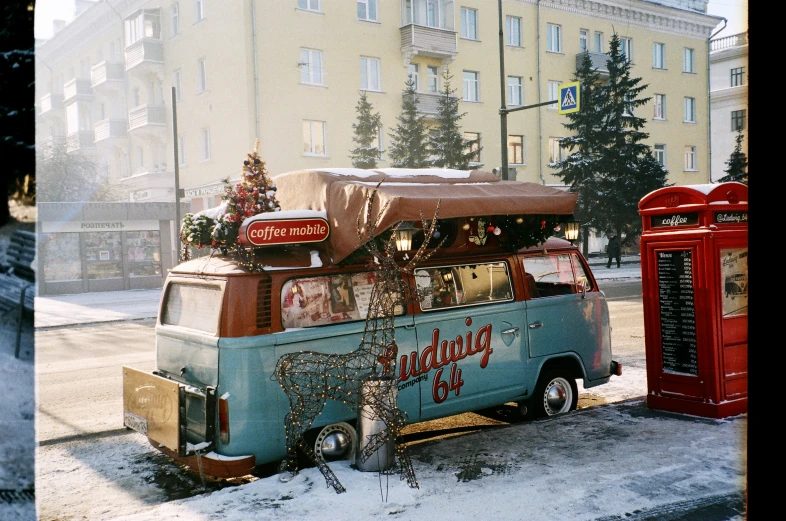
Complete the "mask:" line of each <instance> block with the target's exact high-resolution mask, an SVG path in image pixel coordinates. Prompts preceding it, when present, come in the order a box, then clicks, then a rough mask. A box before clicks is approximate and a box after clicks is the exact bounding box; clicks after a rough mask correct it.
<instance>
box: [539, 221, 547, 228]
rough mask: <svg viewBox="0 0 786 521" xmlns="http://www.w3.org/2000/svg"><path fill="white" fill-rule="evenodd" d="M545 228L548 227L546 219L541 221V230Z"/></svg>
mask: <svg viewBox="0 0 786 521" xmlns="http://www.w3.org/2000/svg"><path fill="white" fill-rule="evenodd" d="M545 227H546V220H545V219H544V220H542V221H540V229H541V230H542V229H543V228H545Z"/></svg>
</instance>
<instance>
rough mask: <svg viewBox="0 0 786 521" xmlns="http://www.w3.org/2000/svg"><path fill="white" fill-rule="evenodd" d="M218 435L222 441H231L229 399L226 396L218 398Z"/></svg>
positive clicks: (224, 442) (225, 442)
mask: <svg viewBox="0 0 786 521" xmlns="http://www.w3.org/2000/svg"><path fill="white" fill-rule="evenodd" d="M218 436H219V439H220V440H221V443H223V444H224V445H226V444H227V443H229V401H228V400H227V399H226V398H219V399H218Z"/></svg>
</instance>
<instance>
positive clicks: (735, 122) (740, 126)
mask: <svg viewBox="0 0 786 521" xmlns="http://www.w3.org/2000/svg"><path fill="white" fill-rule="evenodd" d="M738 130H745V110H744V109H743V110H732V111H731V131H732V132H737V131H738Z"/></svg>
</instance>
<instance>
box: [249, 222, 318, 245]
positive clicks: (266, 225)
mask: <svg viewBox="0 0 786 521" xmlns="http://www.w3.org/2000/svg"><path fill="white" fill-rule="evenodd" d="M328 235H330V225H329V224H328V222H327V221H326V220H325V219H320V218H306V219H259V220H255V221H250V222H249V221H247V222H244V223H243V224H242V225H241V226H240V230H239V233H238V240H239V241H240V243H241V244H243V245H245V246H277V245H282V244H303V243H307V242H322V241H324V240H325V239H327V238H328Z"/></svg>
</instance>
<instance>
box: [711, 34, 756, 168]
mask: <svg viewBox="0 0 786 521" xmlns="http://www.w3.org/2000/svg"><path fill="white" fill-rule="evenodd" d="M710 103H711V107H712V111H711V114H710V118H711V119H710V123H711V128H712V137H711V140H712V141H711V143H712V150H711V152H712V160H711V165H710V166H711V179H712V181H713V182H715V181H717V180H718V179H720V178H721V177H723V176H725V175H726V172H725V170H726V168H727V167H728V165H726V162H727V161H728V160H729V158H730V157H731V154H732V152H734V148H735V147H736V145H737V141H736V139H737V133H738V132H742V136H743V137H742V151H743V152H744V153H745V155H746V156H747V155H748V135H747V134H748V33H747V32H745V33H740V34H733V35H731V36H725V37H723V38H716V39H713V40H711V41H710Z"/></svg>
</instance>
